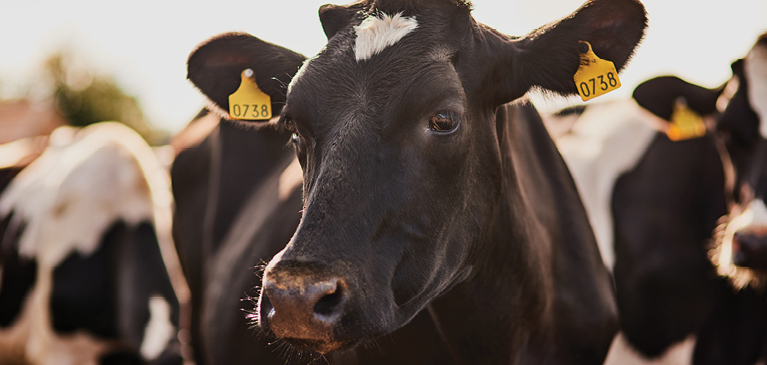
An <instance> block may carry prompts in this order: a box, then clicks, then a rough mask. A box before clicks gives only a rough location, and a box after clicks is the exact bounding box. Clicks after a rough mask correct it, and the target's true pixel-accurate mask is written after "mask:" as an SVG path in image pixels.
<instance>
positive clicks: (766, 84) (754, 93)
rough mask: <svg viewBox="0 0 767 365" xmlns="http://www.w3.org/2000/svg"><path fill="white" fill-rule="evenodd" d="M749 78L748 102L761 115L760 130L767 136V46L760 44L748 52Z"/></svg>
mask: <svg viewBox="0 0 767 365" xmlns="http://www.w3.org/2000/svg"><path fill="white" fill-rule="evenodd" d="M744 72H745V74H746V80H748V102H749V104H751V109H753V110H754V111H755V112H756V114H757V115H758V116H759V120H760V121H761V122H760V124H759V132H760V133H761V135H762V137H764V138H767V46H764V45H763V44H758V45H757V46H755V47H754V48H752V49H751V51H750V52H748V55H746V59H745V63H744Z"/></svg>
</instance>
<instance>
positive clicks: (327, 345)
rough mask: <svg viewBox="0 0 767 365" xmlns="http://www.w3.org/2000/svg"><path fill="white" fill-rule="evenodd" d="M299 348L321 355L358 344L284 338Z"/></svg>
mask: <svg viewBox="0 0 767 365" xmlns="http://www.w3.org/2000/svg"><path fill="white" fill-rule="evenodd" d="M283 340H284V341H285V342H287V343H288V344H290V346H292V347H294V348H295V349H297V350H301V351H311V352H316V353H318V354H321V355H325V354H328V353H330V352H342V351H346V350H349V349H351V348H353V347H354V346H356V342H349V341H326V340H308V339H302V338H283Z"/></svg>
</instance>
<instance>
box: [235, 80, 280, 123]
mask: <svg viewBox="0 0 767 365" xmlns="http://www.w3.org/2000/svg"><path fill="white" fill-rule="evenodd" d="M240 78H241V79H242V80H241V81H240V87H239V88H238V89H237V91H235V92H234V93H233V94H232V95H229V118H231V119H237V120H267V119H271V118H272V98H270V97H269V95H267V94H266V93H265V92H263V91H261V89H259V88H258V85H257V84H256V75H255V74H254V73H253V70H251V69H246V70H244V71H242V73H241V74H240Z"/></svg>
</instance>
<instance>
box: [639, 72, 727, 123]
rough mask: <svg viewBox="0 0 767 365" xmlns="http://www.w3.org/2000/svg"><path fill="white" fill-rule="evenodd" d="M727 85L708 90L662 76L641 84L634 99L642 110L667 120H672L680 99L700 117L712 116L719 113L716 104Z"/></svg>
mask: <svg viewBox="0 0 767 365" xmlns="http://www.w3.org/2000/svg"><path fill="white" fill-rule="evenodd" d="M725 85H726V84H725ZM725 85H722V86H720V87H718V88H715V89H707V88H705V87H702V86H698V85H695V84H691V83H689V82H687V81H685V80H682V79H680V78H678V77H675V76H661V77H656V78H653V79H650V80H647V81H645V82H643V83H641V84H639V86H637V87H636V88H635V89H634V93H633V95H632V97H633V98H634V100H636V102H637V104H639V105H640V106H641V107H642V108H644V109H647V110H648V111H649V112H651V113H653V114H655V115H656V116H657V117H660V118H662V119H665V120H671V115H672V113H673V112H674V105H675V103H676V101H677V100H678V99H679V98H684V100H685V102H686V103H687V106H688V107H690V109H692V110H693V111H695V112H696V113H698V114H699V115H712V114H714V113H716V112H717V109H716V102H717V100H718V99H719V96H720V95H722V91H724V87H725Z"/></svg>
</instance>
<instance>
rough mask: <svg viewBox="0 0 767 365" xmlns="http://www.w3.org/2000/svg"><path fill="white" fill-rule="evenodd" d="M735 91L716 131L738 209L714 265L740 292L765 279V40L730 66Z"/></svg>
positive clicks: (722, 231) (726, 228) (720, 239)
mask: <svg viewBox="0 0 767 365" xmlns="http://www.w3.org/2000/svg"><path fill="white" fill-rule="evenodd" d="M732 69H733V80H734V81H733V82H737V91H736V93H735V95H733V97H732V99H731V100H730V102H729V104H728V105H727V108H726V109H725V110H724V112H723V113H722V116H721V119H720V121H719V124H718V129H719V132H720V134H721V136H722V137H723V140H724V143H725V145H726V147H727V151H728V153H729V155H730V159H731V160H732V164H733V167H734V172H735V188H736V189H735V190H736V192H735V194H734V198H735V199H734V200H735V204H734V206H733V208H732V209H731V213H730V215H729V216H728V217H725V219H724V223H723V225H722V226H721V227H720V229H719V232H718V234H717V245H716V247H715V248H714V250H713V260H714V263H715V264H716V265H718V267H719V272H720V274H723V275H726V276H729V277H730V278H731V279H732V281H733V283H734V284H735V285H736V286H738V287H742V286H745V285H747V284H749V283H751V284H753V285H759V284H764V282H765V279H767V207H765V199H767V34H763V35H762V36H761V37H759V40H758V41H757V43H756V44H755V45H754V47H753V48H752V49H751V51H750V52H749V53H748V55H747V56H746V58H745V59H742V60H738V61H736V62H735V63H733V65H732Z"/></svg>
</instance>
